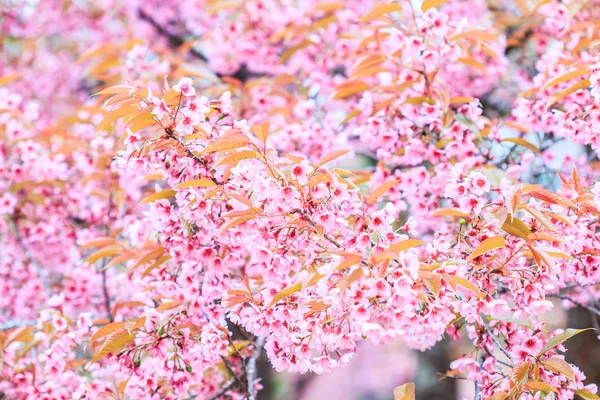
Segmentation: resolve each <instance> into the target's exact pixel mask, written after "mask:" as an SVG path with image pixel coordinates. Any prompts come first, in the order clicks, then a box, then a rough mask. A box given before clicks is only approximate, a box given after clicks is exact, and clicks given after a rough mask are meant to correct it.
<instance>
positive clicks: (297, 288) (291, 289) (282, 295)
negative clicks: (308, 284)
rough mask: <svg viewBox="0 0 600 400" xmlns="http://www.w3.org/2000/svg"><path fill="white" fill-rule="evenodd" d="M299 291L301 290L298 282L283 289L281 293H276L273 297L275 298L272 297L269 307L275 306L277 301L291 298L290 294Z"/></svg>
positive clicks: (300, 283) (300, 284)
mask: <svg viewBox="0 0 600 400" xmlns="http://www.w3.org/2000/svg"><path fill="white" fill-rule="evenodd" d="M300 290H302V282H298V283H295V284H293V285H291V286H288V287H287V288H285V289H283V290H282V291H281V292H279V293H277V294H276V295H275V297H273V300H271V303H270V304H269V307H273V306H274V305H275V304H277V302H278V301H279V300H283V299H285V298H287V297H289V296H291V295H292V294H294V293H296V292H299V291H300Z"/></svg>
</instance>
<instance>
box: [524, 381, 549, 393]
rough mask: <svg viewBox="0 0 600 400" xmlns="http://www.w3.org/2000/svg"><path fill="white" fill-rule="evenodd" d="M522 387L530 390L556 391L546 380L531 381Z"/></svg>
mask: <svg viewBox="0 0 600 400" xmlns="http://www.w3.org/2000/svg"><path fill="white" fill-rule="evenodd" d="M523 389H525V390H529V391H532V392H556V388H555V387H554V386H552V385H551V384H549V383H547V382H541V381H532V382H527V383H526V384H525V385H523Z"/></svg>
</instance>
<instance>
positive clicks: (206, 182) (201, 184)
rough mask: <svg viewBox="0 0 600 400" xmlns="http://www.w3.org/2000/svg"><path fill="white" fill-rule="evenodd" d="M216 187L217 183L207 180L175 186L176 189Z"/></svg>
mask: <svg viewBox="0 0 600 400" xmlns="http://www.w3.org/2000/svg"><path fill="white" fill-rule="evenodd" d="M210 186H215V183H214V182H213V181H211V180H210V179H207V178H204V177H203V178H200V179H192V180H190V181H185V182H181V183H180V184H179V185H177V186H175V189H183V188H191V187H210Z"/></svg>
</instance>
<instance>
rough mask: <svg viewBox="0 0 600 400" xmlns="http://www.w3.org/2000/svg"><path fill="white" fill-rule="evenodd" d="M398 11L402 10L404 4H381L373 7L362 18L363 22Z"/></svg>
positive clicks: (361, 21)
mask: <svg viewBox="0 0 600 400" xmlns="http://www.w3.org/2000/svg"><path fill="white" fill-rule="evenodd" d="M396 11H402V6H401V5H400V4H397V3H385V4H379V5H378V6H377V7H375V8H374V9H372V10H371V11H369V12H368V13H367V15H365V16H364V17H362V18H361V19H360V23H361V24H366V23H367V22H370V21H373V20H374V19H375V18H377V17H380V16H381V15H383V14H391V13H393V12H396Z"/></svg>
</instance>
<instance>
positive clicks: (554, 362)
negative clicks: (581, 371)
mask: <svg viewBox="0 0 600 400" xmlns="http://www.w3.org/2000/svg"><path fill="white" fill-rule="evenodd" d="M542 364H543V365H544V367H546V368H547V369H549V370H550V371H552V372H554V373H556V374H561V375H564V376H566V377H567V378H569V379H571V380H573V379H575V374H574V372H573V368H572V367H571V365H569V363H568V362H566V361H565V360H563V359H562V358H560V357H552V358H549V359H548V360H546V361H542Z"/></svg>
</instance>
